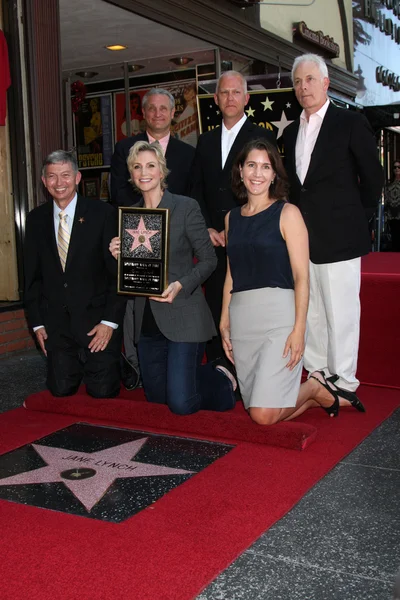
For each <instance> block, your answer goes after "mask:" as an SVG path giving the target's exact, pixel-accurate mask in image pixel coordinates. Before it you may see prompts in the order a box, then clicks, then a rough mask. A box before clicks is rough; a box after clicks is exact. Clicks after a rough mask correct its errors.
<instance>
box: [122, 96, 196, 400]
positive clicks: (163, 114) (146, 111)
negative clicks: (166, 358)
mask: <svg viewBox="0 0 400 600" xmlns="http://www.w3.org/2000/svg"><path fill="white" fill-rule="evenodd" d="M142 110H143V116H144V119H145V122H146V131H145V132H144V133H139V134H138V135H134V136H131V137H128V138H126V139H124V140H121V141H120V142H117V144H116V145H115V150H114V154H113V157H112V159H111V201H112V202H113V204H114V205H116V206H132V205H133V204H137V203H138V202H139V200H140V198H141V194H139V193H138V192H137V191H136V190H135V189H134V188H133V186H132V184H131V183H129V179H130V175H129V171H128V167H127V164H126V160H127V158H128V155H129V150H130V149H131V148H132V146H133V145H134V144H135V143H136V142H139V141H145V142H154V141H156V140H157V141H158V142H159V143H160V145H161V148H162V150H163V153H164V156H165V158H166V160H167V167H168V169H169V171H170V173H169V175H168V178H167V184H168V189H169V191H170V192H171V193H173V194H180V195H187V192H188V186H189V174H190V171H191V167H192V162H193V158H194V148H193V147H192V146H190V145H189V144H186V143H185V142H182V141H181V140H178V139H176V138H174V137H172V136H171V133H170V132H171V121H172V119H173V117H174V114H175V99H174V97H173V95H172V94H171V93H170V92H168V91H167V90H164V89H161V88H152V89H151V90H149V91H148V92H147V93H146V94H145V95H144V96H143V101H142ZM134 336H135V332H134V321H133V301H132V300H128V302H127V305H126V314H125V320H124V347H125V355H124V358H125V360H124V369H123V376H122V380H123V383H124V385H125V387H126V388H127V389H128V390H132V389H134V388H135V387H136V386H137V385H138V384H139V380H140V376H139V362H138V357H137V351H136V347H135V345H134V342H133V339H134Z"/></svg>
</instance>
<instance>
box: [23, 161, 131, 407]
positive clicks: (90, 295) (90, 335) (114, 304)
mask: <svg viewBox="0 0 400 600" xmlns="http://www.w3.org/2000/svg"><path fill="white" fill-rule="evenodd" d="M80 179H81V174H80V173H79V171H78V165H77V163H76V160H75V157H74V156H73V154H72V153H70V152H65V151H64V150H57V151H56V152H52V153H51V154H49V155H48V156H47V158H46V159H45V161H44V164H43V170H42V181H43V184H44V185H45V187H46V188H47V190H48V191H49V193H50V194H51V196H52V197H53V200H52V201H49V202H46V203H45V204H42V205H41V206H38V207H37V208H35V209H34V210H32V211H31V212H30V213H29V215H28V217H27V221H26V238H25V252H24V254H25V295H24V300H25V307H26V311H27V317H28V323H29V325H30V326H31V327H32V328H33V330H34V332H35V335H36V338H37V341H38V343H39V345H40V347H41V349H42V350H43V352H44V354H45V355H46V356H47V387H48V388H49V390H50V392H51V393H52V394H53V395H54V396H70V395H72V394H75V393H76V392H77V390H78V387H79V385H80V383H81V381H82V378H83V380H84V382H85V383H86V389H87V392H88V393H89V394H90V395H91V396H93V397H95V398H111V397H114V396H117V395H118V393H119V389H120V373H119V355H120V349H121V337H122V336H121V327H120V325H121V323H122V318H123V315H124V311H125V299H124V298H123V297H121V296H118V295H117V293H116V290H117V264H116V262H115V260H114V258H113V257H112V255H111V254H110V252H109V248H108V247H109V243H110V241H111V239H112V238H113V237H114V236H115V235H117V213H116V211H115V209H113V208H112V207H111V206H109V205H108V204H105V203H104V202H100V201H98V200H91V199H88V198H82V197H81V196H79V195H77V192H76V186H77V185H78V183H79V181H80Z"/></svg>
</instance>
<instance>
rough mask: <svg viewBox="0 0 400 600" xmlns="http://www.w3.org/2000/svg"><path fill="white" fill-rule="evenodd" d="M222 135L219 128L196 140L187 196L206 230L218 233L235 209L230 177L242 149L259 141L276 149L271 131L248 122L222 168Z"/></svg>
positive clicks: (237, 137)
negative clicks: (192, 201)
mask: <svg viewBox="0 0 400 600" xmlns="http://www.w3.org/2000/svg"><path fill="white" fill-rule="evenodd" d="M221 131H222V127H215V129H212V130H211V131H207V132H206V133H203V134H202V135H201V136H200V137H199V141H198V143H197V148H196V154H195V158H194V164H193V176H192V186H191V189H190V193H189V195H190V196H192V198H195V199H196V200H197V201H198V203H199V204H200V208H201V210H202V213H203V216H204V219H205V221H206V225H207V227H213V228H214V229H216V230H217V231H222V230H223V229H224V218H225V215H226V213H227V212H228V211H230V210H231V209H232V208H234V207H235V206H238V202H237V200H236V198H235V196H234V194H233V192H232V188H231V173H232V166H233V163H234V161H235V159H236V157H237V155H238V154H239V152H240V151H241V150H242V148H243V146H244V145H245V144H246V143H247V142H249V141H250V140H255V139H258V138H264V139H266V140H267V141H268V142H271V143H272V144H274V146H275V145H276V142H275V136H274V134H273V133H272V131H269V130H268V129H264V128H263V127H259V126H258V125H254V123H252V121H250V119H247V121H245V123H244V124H243V126H242V128H241V129H240V131H239V133H238V134H237V136H236V139H235V141H234V143H233V146H232V148H231V150H230V152H229V154H228V158H227V159H226V162H225V165H224V168H222V157H221Z"/></svg>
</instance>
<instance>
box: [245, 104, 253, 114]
mask: <svg viewBox="0 0 400 600" xmlns="http://www.w3.org/2000/svg"><path fill="white" fill-rule="evenodd" d="M254 112H255V111H254V109H253V108H251V106H249V108H248V109H247V110H245V113H246V114H247V116H248V117H254Z"/></svg>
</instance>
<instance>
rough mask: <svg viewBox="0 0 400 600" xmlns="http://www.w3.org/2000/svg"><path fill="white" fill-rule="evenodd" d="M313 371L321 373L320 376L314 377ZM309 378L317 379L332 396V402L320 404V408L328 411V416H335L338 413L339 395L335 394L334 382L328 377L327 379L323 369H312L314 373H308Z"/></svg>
mask: <svg viewBox="0 0 400 600" xmlns="http://www.w3.org/2000/svg"><path fill="white" fill-rule="evenodd" d="M315 373H319V374H320V375H321V378H319V377H316V376H315ZM310 377H311V379H315V381H318V383H320V384H321V385H322V387H324V388H325V389H326V390H327V391H328V392H329V393H330V394H331V396H332V397H333V403H332V404H331V405H330V406H321V408H323V409H324V411H325V412H326V413H328V415H329V416H330V417H337V416H338V414H339V407H340V405H339V396H338V395H337V392H336V391H335V389H334V387H336V386H334V384H333V383H332V381H331V380H330V378H329V379H327V378H326V377H325V372H324V371H314V373H312V374H311V375H310Z"/></svg>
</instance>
